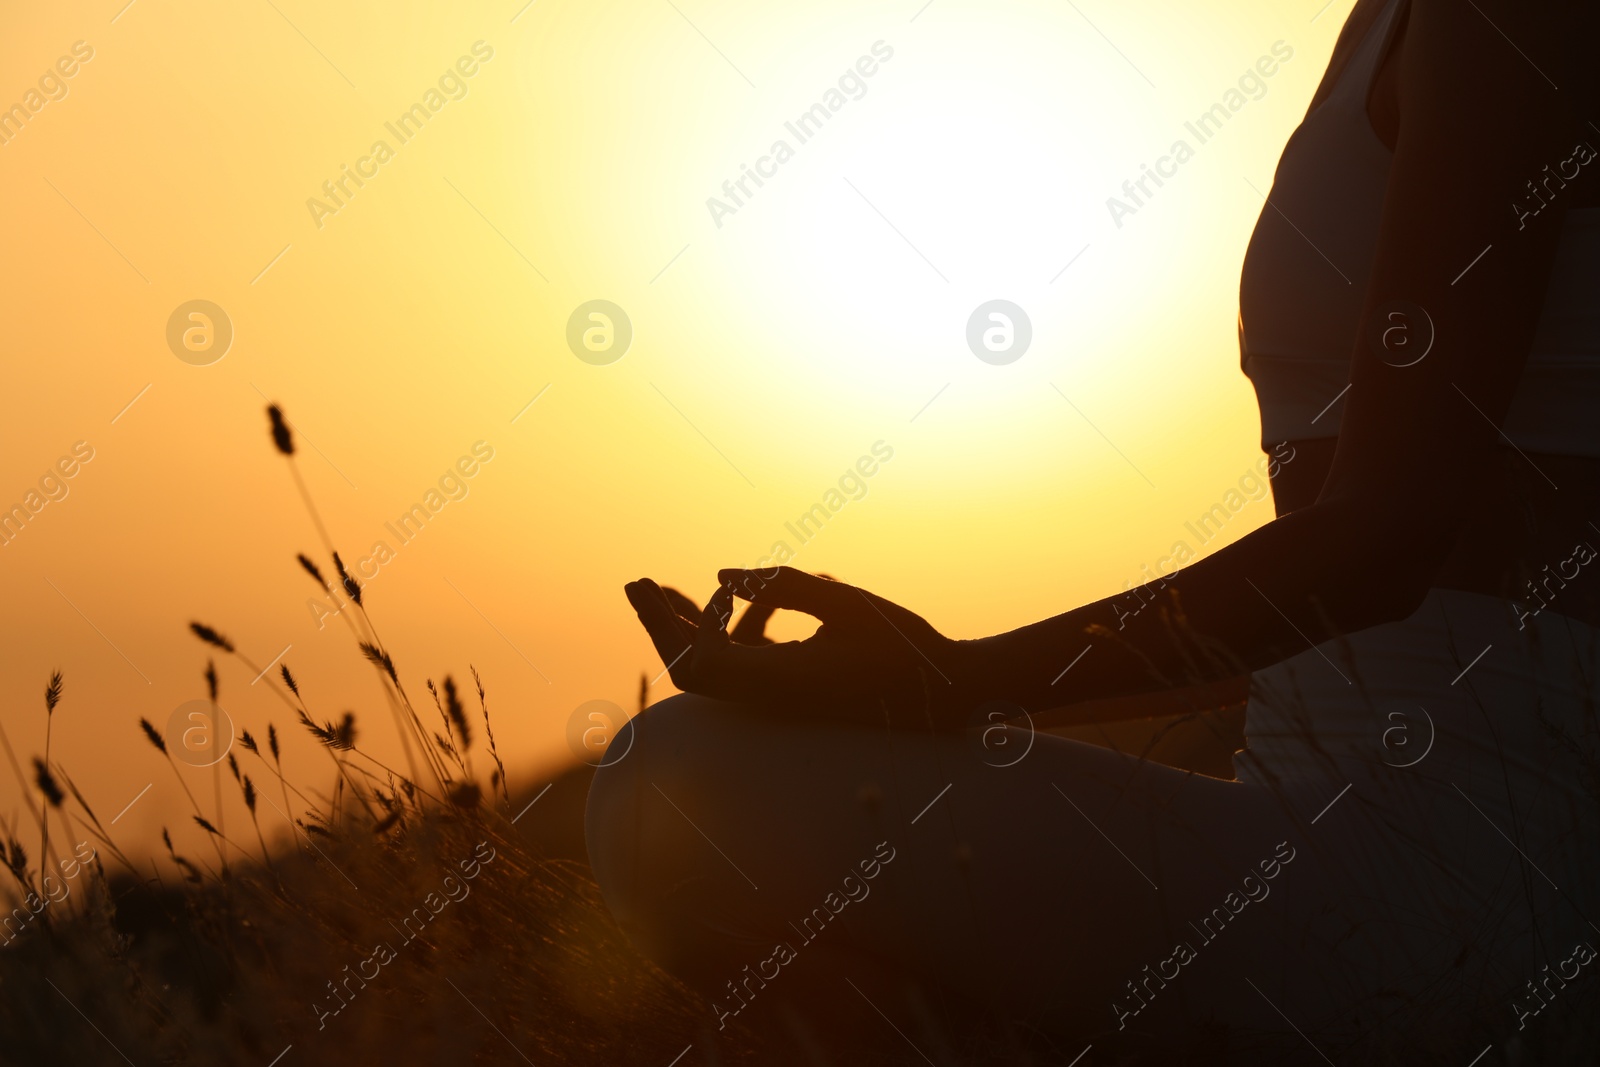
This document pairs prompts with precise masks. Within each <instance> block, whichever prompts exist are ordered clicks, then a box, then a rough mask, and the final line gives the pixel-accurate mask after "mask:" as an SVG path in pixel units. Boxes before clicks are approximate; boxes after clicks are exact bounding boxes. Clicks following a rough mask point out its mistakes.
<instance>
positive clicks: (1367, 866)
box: [587, 591, 1600, 1062]
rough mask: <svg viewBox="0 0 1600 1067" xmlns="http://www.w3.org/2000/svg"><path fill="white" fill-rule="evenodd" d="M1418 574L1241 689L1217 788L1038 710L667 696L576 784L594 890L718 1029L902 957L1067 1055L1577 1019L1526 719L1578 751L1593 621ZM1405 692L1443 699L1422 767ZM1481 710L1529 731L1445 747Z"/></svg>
mask: <svg viewBox="0 0 1600 1067" xmlns="http://www.w3.org/2000/svg"><path fill="white" fill-rule="evenodd" d="M1436 594H1437V595H1435V596H1430V598H1429V600H1428V603H1427V604H1426V605H1425V606H1424V608H1423V609H1422V610H1420V611H1419V612H1418V613H1417V614H1416V615H1414V616H1413V617H1412V618H1411V619H1408V620H1406V621H1404V622H1401V623H1396V624H1392V625H1388V626H1381V627H1374V628H1373V629H1371V630H1368V631H1363V632H1361V633H1360V634H1357V635H1352V636H1350V637H1347V638H1344V639H1341V640H1339V641H1336V642H1329V643H1328V644H1327V645H1324V646H1319V647H1318V648H1313V649H1310V650H1308V651H1307V653H1305V654H1303V655H1301V656H1298V657H1295V658H1294V659H1292V660H1289V661H1286V662H1285V664H1280V665H1279V666H1278V667H1275V668H1273V669H1272V670H1271V671H1267V672H1263V673H1262V674H1261V675H1259V676H1257V678H1256V679H1255V682H1256V685H1255V686H1254V688H1253V690H1252V697H1251V705H1250V708H1249V709H1248V710H1247V714H1246V723H1247V737H1250V738H1251V742H1250V745H1251V747H1250V749H1249V750H1247V751H1246V752H1244V753H1241V754H1240V756H1239V757H1237V758H1236V766H1237V767H1238V769H1239V771H1240V772H1241V773H1240V776H1239V780H1235V781H1224V780H1221V779H1217V778H1209V777H1205V776H1202V775H1198V774H1193V773H1189V772H1185V771H1181V770H1176V769H1173V768H1169V767H1165V766H1162V765H1159V764H1155V763H1151V762H1148V761H1143V760H1140V759H1138V758H1136V757H1134V756H1132V755H1129V754H1125V753H1121V752H1116V751H1112V750H1110V749H1107V748H1102V747H1099V746H1096V745H1091V744H1085V743H1082V742H1078V741H1072V740H1067V739H1064V738H1060V737H1056V736H1051V735H1049V734H1045V733H1039V732H1035V731H1033V730H1032V729H1031V727H1030V726H1028V725H1027V724H1026V723H1022V724H1019V725H1014V726H1011V727H1006V728H1003V729H999V730H997V729H990V730H987V731H972V732H968V733H962V734H942V735H934V734H928V733H918V732H914V731H904V730H890V729H889V728H887V727H886V726H883V725H874V716H873V715H872V714H871V713H870V712H864V713H863V715H862V719H861V725H859V726H837V725H819V724H817V723H815V722H809V721H804V720H798V719H795V718H793V717H792V716H789V715H783V714H780V713H777V712H774V711H773V710H771V709H766V708H762V707H755V706H743V705H737V704H731V703H726V702H721V701H716V700H711V699H707V698H703V697H699V696H693V695H680V696H675V697H671V698H669V699H667V700H664V701H662V702H660V703H658V704H656V705H655V706H653V707H651V708H649V709H648V710H647V711H645V712H644V713H643V714H642V715H641V716H639V717H638V718H636V719H635V720H633V722H632V723H631V724H630V725H629V726H628V727H627V728H626V729H625V730H624V731H623V732H622V733H621V734H620V735H619V737H618V738H617V740H616V741H615V742H614V744H613V748H612V750H611V752H610V753H608V755H607V758H606V759H605V761H604V763H603V765H602V766H601V767H600V768H599V769H598V770H597V772H596V776H595V780H594V784H593V786H592V788H591V792H590V796H589V804H588V812H587V836H588V846H589V853H590V859H591V863H592V865H593V868H594V872H595V876H596V878H597V879H598V881H599V883H600V886H601V888H602V891H603V894H604V897H605V900H606V903H607V906H608V907H609V909H610V910H611V912H612V913H613V915H614V916H615V917H616V919H617V920H618V922H619V923H620V924H621V925H622V926H623V928H624V929H625V930H626V931H627V932H628V934H629V936H630V937H631V938H632V939H633V940H634V941H635V943H636V944H638V946H639V947H640V948H641V949H642V950H643V951H645V952H646V953H647V954H648V955H650V956H651V957H653V958H654V959H656V960H657V961H659V962H660V963H661V964H662V965H663V966H665V967H666V968H667V969H669V970H671V971H673V972H675V973H677V974H679V975H681V976H683V977H684V978H685V979H686V980H687V981H689V982H690V983H691V984H693V985H695V986H697V987H698V988H700V989H701V990H703V991H704V992H705V994H706V996H707V1000H708V1003H707V1013H708V1014H707V1020H708V1022H711V1023H713V1024H720V1023H724V1022H726V1020H727V1018H728V1017H729V1016H732V1015H737V1014H740V1013H741V1012H742V1011H744V1010H745V1009H747V1008H748V1007H750V1006H753V1005H755V1004H757V1003H759V1001H760V1000H761V999H762V998H763V997H767V998H769V999H770V998H771V997H772V996H773V994H772V992H771V989H772V987H773V986H774V985H780V986H781V983H783V982H784V981H785V970H786V969H787V968H789V967H791V966H792V964H793V962H794V961H795V960H797V959H800V958H805V959H807V960H808V961H815V963H816V965H818V966H820V967H821V968H822V970H823V971H824V973H826V974H829V975H830V976H831V977H832V978H834V979H836V980H837V981H838V985H839V989H840V990H841V995H843V996H852V995H854V994H852V993H850V991H849V985H847V984H846V983H847V982H851V981H853V980H854V979H853V973H854V972H853V970H852V969H853V968H859V969H860V973H865V971H866V970H868V969H880V970H889V971H892V972H894V973H897V974H902V975H909V976H914V978H915V980H916V981H918V982H921V983H924V984H926V985H928V986H931V987H936V988H937V989H939V990H940V991H942V992H943V993H947V994H950V995H953V996H956V997H958V998H963V999H965V1000H967V1001H970V1002H971V1003H973V1004H975V1005H982V1006H984V1007H985V1008H986V1009H988V1010H994V1011H998V1012H1001V1013H1003V1014H1005V1015H1006V1016H1007V1017H1008V1018H1010V1019H1012V1020H1015V1021H1019V1022H1022V1023H1025V1024H1027V1025H1029V1026H1031V1027H1035V1028H1038V1029H1042V1030H1045V1031H1047V1032H1051V1033H1056V1034H1061V1035H1063V1036H1067V1037H1070V1038H1071V1039H1081V1040H1085V1041H1090V1040H1094V1041H1101V1042H1108V1043H1110V1042H1115V1041H1118V1040H1132V1039H1133V1038H1134V1037H1135V1036H1136V1035H1141V1036H1144V1037H1151V1036H1154V1037H1156V1038H1160V1039H1164V1040H1181V1039H1182V1038H1183V1036H1184V1035H1185V1034H1189V1033H1192V1032H1193V1028H1194V1027H1196V1026H1199V1025H1205V1026H1218V1025H1221V1026H1224V1027H1227V1028H1229V1030H1230V1031H1232V1032H1234V1033H1237V1034H1240V1035H1255V1036H1256V1037H1258V1038H1260V1039H1261V1040H1262V1041H1264V1042H1267V1043H1269V1044H1270V1043H1271V1042H1279V1043H1280V1044H1281V1045H1282V1047H1283V1048H1284V1049H1289V1050H1298V1053H1299V1054H1302V1055H1304V1056H1305V1057H1307V1058H1308V1059H1309V1060H1310V1061H1313V1062H1321V1060H1320V1059H1319V1057H1320V1056H1323V1055H1333V1054H1336V1053H1337V1052H1338V1051H1341V1050H1351V1049H1356V1048H1358V1047H1360V1046H1361V1045H1362V1044H1363V1043H1366V1044H1367V1045H1368V1046H1372V1047H1378V1046H1382V1047H1384V1048H1387V1049H1390V1050H1392V1049H1394V1048H1397V1047H1400V1046H1401V1045H1403V1044H1404V1043H1405V1042H1407V1041H1413V1042H1416V1043H1418V1044H1420V1045H1423V1046H1424V1047H1426V1048H1429V1049H1431V1050H1434V1051H1439V1050H1441V1049H1444V1048H1450V1047H1455V1046H1457V1045H1459V1046H1460V1047H1463V1048H1466V1047H1468V1046H1469V1045H1470V1044H1471V1042H1473V1041H1479V1038H1480V1037H1481V1038H1483V1039H1484V1040H1499V1039H1503V1038H1504V1037H1505V1035H1506V1034H1507V1033H1511V1032H1515V1031H1517V1030H1519V1029H1520V1027H1519V1023H1520V1024H1522V1025H1523V1026H1525V1025H1527V1023H1528V1022H1529V1020H1530V1019H1533V1018H1535V1017H1537V1016H1541V1015H1545V1014H1546V1013H1548V1014H1550V1015H1556V1014H1560V1011H1558V1009H1562V1010H1566V1011H1571V1010H1572V1008H1573V1006H1574V1005H1576V1004H1577V1003H1578V995H1577V993H1576V992H1573V993H1567V992H1566V984H1567V983H1568V982H1569V981H1576V980H1581V976H1580V977H1579V978H1576V979H1569V978H1563V977H1560V976H1563V975H1572V974H1575V973H1576V972H1577V971H1582V970H1583V969H1584V967H1585V964H1584V963H1583V962H1578V961H1579V959H1580V958H1581V957H1582V956H1583V955H1584V953H1583V950H1582V949H1581V948H1580V947H1578V946H1580V945H1581V944H1584V943H1588V944H1591V945H1600V928H1596V927H1592V925H1591V923H1590V920H1591V919H1596V918H1600V907H1597V906H1596V904H1597V901H1600V895H1597V894H1596V886H1597V881H1596V878H1595V871H1594V868H1595V852H1596V851H1597V850H1596V848H1595V845H1596V844H1597V843H1600V840H1597V835H1596V826H1597V823H1596V820H1595V811H1596V799H1595V797H1593V796H1590V795H1588V794H1586V793H1585V792H1584V791H1583V788H1582V786H1583V771H1582V767H1583V760H1582V759H1580V758H1578V756H1575V755H1574V754H1573V753H1571V752H1568V751H1566V749H1564V748H1563V746H1562V745H1561V744H1560V743H1558V742H1557V741H1555V740H1553V739H1552V736H1551V735H1550V731H1549V730H1547V729H1545V727H1543V726H1541V727H1539V728H1537V729H1523V728H1521V726H1522V725H1525V724H1523V723H1522V720H1523V719H1526V718H1533V717H1534V716H1536V715H1537V716H1542V717H1543V719H1544V720H1551V719H1554V720H1556V721H1558V722H1560V723H1565V724H1566V725H1567V726H1569V727H1570V728H1571V729H1572V730H1573V731H1574V732H1575V734H1574V736H1576V731H1579V730H1580V729H1581V728H1582V726H1583V724H1584V722H1587V723H1588V729H1589V731H1590V733H1589V735H1588V736H1589V738H1590V741H1592V739H1593V736H1594V734H1593V730H1594V726H1593V724H1594V711H1593V709H1594V704H1595V697H1596V692H1597V690H1596V687H1595V682H1594V671H1593V669H1592V664H1593V662H1594V659H1593V653H1594V644H1593V641H1592V640H1589V644H1588V646H1587V651H1585V650H1584V649H1583V648H1582V647H1581V644H1582V643H1581V642H1580V641H1579V640H1578V638H1580V637H1581V638H1584V639H1586V640H1588V639H1592V638H1593V636H1594V634H1593V632H1592V630H1591V629H1590V628H1586V627H1583V626H1582V625H1581V624H1578V623H1575V622H1573V621H1572V620H1566V619H1562V618H1561V617H1560V616H1556V615H1550V614H1547V615H1546V616H1544V617H1543V618H1542V619H1541V620H1536V621H1535V625H1534V626H1532V627H1529V628H1530V629H1532V630H1535V631H1537V633H1538V634H1539V635H1540V636H1542V637H1543V638H1546V639H1547V643H1548V644H1551V645H1557V644H1559V648H1558V649H1557V650H1556V652H1550V651H1549V650H1548V649H1546V650H1545V652H1544V653H1540V654H1539V655H1540V656H1542V657H1543V658H1538V656H1536V655H1535V654H1534V653H1533V652H1530V651H1528V648H1527V642H1525V641H1521V640H1519V639H1517V638H1516V636H1515V635H1516V634H1517V633H1519V632H1520V631H1518V630H1517V629H1516V619H1515V617H1514V616H1513V615H1511V614H1508V613H1507V612H1506V611H1505V610H1504V609H1505V605H1504V604H1503V603H1502V602H1499V601H1493V600H1491V599H1490V598H1483V597H1479V598H1472V597H1471V596H1470V595H1469V594H1450V593H1445V592H1443V591H1436ZM1462 598H1465V599H1462ZM1441 612H1442V613H1443V615H1442V617H1443V618H1444V619H1445V622H1446V624H1443V625H1441V623H1440V619H1441ZM1524 621H1525V620H1524ZM1480 638H1483V640H1482V641H1480ZM1454 640H1467V641H1470V642H1474V644H1473V645H1472V647H1471V648H1469V649H1468V650H1467V657H1469V658H1470V656H1471V655H1472V654H1473V653H1474V652H1475V651H1476V649H1477V648H1479V647H1482V645H1483V644H1491V645H1494V646H1495V648H1496V649H1498V650H1499V652H1500V653H1501V655H1500V656H1499V657H1496V658H1491V657H1490V656H1486V657H1485V658H1484V659H1483V661H1481V662H1479V663H1478V664H1476V665H1475V666H1474V667H1473V668H1472V671H1478V672H1479V674H1478V675H1477V677H1473V676H1472V672H1471V671H1469V672H1468V678H1470V679H1471V680H1472V682H1473V684H1474V685H1476V686H1477V687H1478V688H1477V690H1476V691H1474V690H1473V688H1472V687H1471V686H1467V685H1466V680H1465V679H1459V680H1457V681H1456V682H1452V681H1451V678H1452V677H1453V676H1454V675H1455V674H1456V673H1457V671H1459V669H1460V666H1458V665H1455V664H1457V662H1458V661H1459V663H1460V665H1465V660H1464V659H1462V658H1461V657H1459V656H1456V655H1455V653H1454V652H1453V651H1451V652H1448V653H1447V652H1446V651H1445V650H1446V648H1447V646H1448V645H1449V642H1450V641H1454ZM1561 642H1564V643H1561ZM1397 648H1398V649H1399V652H1396V649H1397ZM1491 656H1492V652H1491ZM1441 657H1443V658H1441ZM1335 666H1336V667H1337V669H1330V667H1335ZM1441 667H1449V668H1450V669H1448V670H1440V668H1441ZM1484 668H1487V669H1484ZM1435 675H1439V677H1435ZM1358 679H1359V682H1358ZM1358 692H1359V693H1362V694H1364V695H1363V696H1361V697H1357V696H1355V695H1353V694H1355V693H1358ZM1450 700H1457V701H1465V705H1463V706H1465V707H1467V708H1468V709H1469V710H1471V712H1472V714H1473V715H1475V716H1477V718H1476V719H1469V717H1468V712H1467V711H1460V712H1459V714H1457V712H1456V711H1453V710H1452V709H1454V708H1456V707H1457V705H1455V704H1450V703H1449V701H1450ZM1295 701H1299V704H1295ZM1362 701H1365V702H1366V704H1367V705H1369V706H1368V707H1367V710H1366V711H1362V712H1358V711H1357V710H1356V709H1358V708H1359V707H1361V706H1362ZM1397 701H1399V702H1409V705H1416V706H1422V707H1425V708H1426V707H1429V706H1430V705H1431V708H1430V711H1431V713H1432V719H1431V722H1432V724H1433V728H1434V729H1435V730H1436V736H1435V737H1434V739H1433V742H1432V747H1431V749H1430V751H1429V753H1428V755H1427V756H1426V757H1425V758H1424V759H1422V760H1421V761H1418V762H1415V763H1411V762H1409V761H1411V760H1412V759H1413V757H1414V756H1415V754H1416V753H1417V752H1419V751H1421V745H1422V744H1423V738H1422V737H1421V732H1420V725H1414V726H1413V727H1412V730H1413V732H1412V734H1411V735H1410V736H1408V737H1407V738H1406V739H1405V740H1404V741H1401V739H1400V738H1399V737H1398V735H1396V734H1395V733H1394V732H1393V731H1394V729H1395V726H1396V722H1397V720H1394V719H1391V718H1388V717H1387V715H1388V711H1389V710H1392V707H1393V706H1394V705H1395V702H1397ZM1486 703H1487V706H1485V705H1486ZM1291 705H1293V706H1294V707H1297V708H1303V709H1304V710H1305V715H1301V714H1300V713H1299V712H1295V713H1293V714H1291V713H1290V711H1289V710H1286V709H1289V708H1290V707H1291ZM1535 705H1537V707H1536V706H1535ZM1319 709H1321V710H1319ZM1319 715H1320V716H1321V717H1322V718H1323V719H1326V720H1327V721H1328V724H1329V731H1328V734H1327V736H1326V737H1322V736H1320V735H1319V734H1318V732H1317V728H1316V727H1317V723H1318V720H1319ZM1363 716H1364V717H1363ZM1584 716H1587V717H1588V718H1587V719H1584ZM1302 718H1306V721H1307V723H1308V724H1309V725H1308V728H1307V729H1305V730H1304V731H1301V734H1303V737H1302V740H1303V744H1302V745H1301V747H1299V748H1295V747H1294V746H1293V745H1291V744H1290V743H1289V739H1290V738H1291V737H1294V736H1297V734H1296V724H1297V723H1298V722H1299V721H1300V719H1302ZM1420 721H1421V720H1420V718H1418V719H1416V723H1417V724H1420ZM1472 721H1488V722H1491V723H1495V724H1497V725H1498V726H1499V727H1500V728H1501V732H1502V733H1503V734H1504V735H1505V737H1506V738H1508V739H1509V740H1510V743H1513V744H1515V745H1517V746H1521V747H1520V748H1519V749H1518V750H1517V751H1514V752H1510V753H1508V754H1507V755H1506V757H1505V758H1504V759H1502V760H1499V761H1494V760H1490V759H1489V758H1488V757H1487V756H1485V755H1484V754H1483V752H1482V748H1483V745H1484V744H1485V742H1484V738H1485V737H1490V738H1491V739H1492V737H1493V736H1494V732H1493V731H1492V730H1491V731H1487V732H1486V731H1485V730H1478V729H1474V730H1471V731H1468V732H1470V733H1471V737H1470V738H1468V739H1467V740H1466V741H1462V740H1461V738H1459V737H1457V736H1456V734H1454V733H1452V730H1455V731H1457V732H1458V733H1459V732H1460V731H1462V730H1465V728H1466V727H1465V724H1468V723H1469V722H1472ZM1512 724H1516V726H1517V728H1512ZM1385 731H1389V732H1388V733H1385ZM1541 738H1542V740H1541ZM1405 744H1411V745H1413V746H1414V747H1412V748H1411V749H1410V750H1406V749H1405V748H1404V745H1405ZM1579 747H1580V748H1581V747H1582V745H1581V744H1580V745H1579ZM1534 748H1536V749H1537V750H1538V751H1537V752H1534V751H1532V749H1534ZM1591 755H1592V753H1591ZM1552 761H1553V762H1552ZM1402 764H1404V766H1402ZM1529 766H1541V767H1544V768H1547V770H1546V771H1545V772H1543V773H1542V775H1540V776H1537V777H1535V778H1532V779H1530V778H1529V777H1528V776H1527V775H1526V774H1524V773H1523V772H1522V770H1521V769H1522V768H1526V767H1529ZM1551 767H1556V768H1558V769H1559V772H1560V773H1555V772H1553V771H1550V770H1548V768H1551ZM1591 951H1592V950H1591ZM1575 969H1576V970H1575ZM1588 971H1593V972H1600V963H1596V964H1594V965H1593V966H1590V967H1588ZM1551 975H1556V976H1557V977H1556V981H1555V982H1551V981H1550V980H1549V979H1550V976H1551ZM1557 983H1559V985H1558V984H1557ZM1585 995H1592V994H1587V993H1586V994H1585ZM1563 997H1565V999H1563ZM1535 1009H1537V1010H1535ZM1479 1047H1482V1042H1481V1041H1479ZM1474 1051H1475V1050H1474ZM1313 1053H1315V1055H1313ZM1285 1055H1287V1053H1285Z"/></svg>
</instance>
